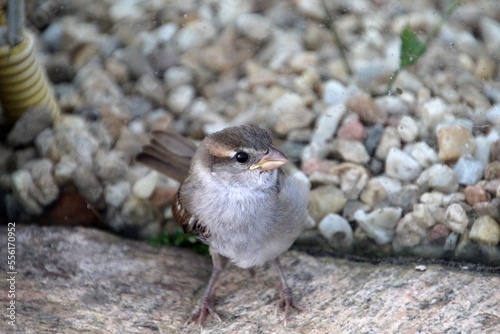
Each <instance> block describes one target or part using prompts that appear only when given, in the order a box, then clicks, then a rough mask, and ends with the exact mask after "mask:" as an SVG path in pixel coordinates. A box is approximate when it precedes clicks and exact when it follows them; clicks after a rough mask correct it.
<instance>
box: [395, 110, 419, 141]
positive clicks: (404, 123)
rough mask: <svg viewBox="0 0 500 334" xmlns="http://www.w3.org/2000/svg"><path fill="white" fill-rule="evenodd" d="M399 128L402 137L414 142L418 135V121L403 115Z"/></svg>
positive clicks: (404, 139)
mask: <svg viewBox="0 0 500 334" xmlns="http://www.w3.org/2000/svg"><path fill="white" fill-rule="evenodd" d="M397 130H398V134H399V136H400V137H401V139H402V140H403V141H404V142H406V143H410V142H413V141H414V140H415V139H416V138H417V135H418V125H417V122H415V120H414V119H413V117H410V116H406V115H405V116H403V117H401V120H400V121H399V124H398V127H397Z"/></svg>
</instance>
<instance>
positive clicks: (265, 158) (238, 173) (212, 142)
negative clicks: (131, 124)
mask: <svg viewBox="0 0 500 334" xmlns="http://www.w3.org/2000/svg"><path fill="white" fill-rule="evenodd" d="M136 160H137V161H139V162H142V163H144V164H146V165H147V166H150V167H151V168H154V169H156V170H158V171H160V172H162V173H164V174H167V175H169V176H171V177H174V178H176V179H178V180H179V181H181V182H182V181H183V182H182V184H181V186H180V188H179V191H178V192H177V194H176V196H175V198H174V202H173V204H172V211H173V215H174V218H175V220H176V221H177V222H178V223H179V224H180V226H181V227H182V228H183V230H184V232H186V233H193V234H195V235H196V237H197V238H198V239H199V240H201V241H202V242H204V243H206V244H208V245H209V248H210V253H211V255H212V261H213V270H212V275H211V277H210V281H209V283H208V287H207V289H206V291H205V293H204V295H203V297H202V299H201V302H200V305H199V307H198V309H197V311H196V312H195V313H193V315H192V317H191V318H190V321H198V322H199V323H200V324H201V325H202V326H203V324H204V323H205V321H206V319H207V317H208V315H209V314H212V315H213V316H214V317H216V318H217V319H219V321H220V318H219V316H218V315H217V313H216V312H215V311H214V300H215V284H216V282H217V279H218V278H219V275H220V273H221V271H222V269H223V266H224V264H225V262H226V260H227V259H229V260H230V261H231V262H232V263H234V264H236V265H237V266H238V267H241V268H251V267H255V266H261V265H263V264H264V263H266V262H267V261H270V260H273V261H274V263H275V265H276V267H277V270H278V273H279V275H280V278H281V284H282V290H281V293H280V297H281V298H280V301H279V303H278V305H277V308H281V309H284V313H285V323H286V320H287V318H288V316H289V312H290V309H291V308H295V309H298V310H300V307H299V306H297V305H296V304H295V302H294V300H293V297H292V291H291V289H290V288H289V287H288V285H287V282H286V278H285V274H284V272H283V269H282V267H281V264H280V261H279V258H278V257H279V256H280V255H281V254H282V253H283V252H285V251H286V250H287V249H288V248H289V247H290V246H291V245H292V243H293V242H294V241H295V239H296V238H297V237H298V235H299V234H300V232H301V231H302V229H303V227H304V225H305V222H306V221H307V217H308V213H307V204H308V197H309V189H308V187H307V185H305V184H304V183H302V182H300V181H299V180H297V179H296V178H294V177H292V176H287V175H285V174H284V173H283V171H282V170H281V169H280V167H281V166H283V165H284V164H285V163H286V162H287V158H286V156H285V155H284V154H283V153H281V152H280V151H279V150H278V149H276V148H275V147H274V146H273V145H272V140H271V136H270V135H269V133H268V132H267V131H265V130H264V129H261V128H259V127H256V126H252V125H243V126H237V127H229V128H226V129H224V130H222V131H219V132H216V133H214V134H211V135H209V136H207V137H206V138H205V139H204V140H203V141H202V142H201V144H200V145H199V147H198V148H197V149H196V147H195V146H194V145H193V144H192V143H190V142H188V141H187V140H186V139H184V138H182V137H180V136H179V135H176V134H174V133H172V132H164V131H155V132H153V133H152V138H151V141H150V143H149V145H146V146H144V147H143V150H142V152H141V153H139V154H138V156H137V157H136ZM188 166H189V173H187V172H186V171H187V170H188Z"/></svg>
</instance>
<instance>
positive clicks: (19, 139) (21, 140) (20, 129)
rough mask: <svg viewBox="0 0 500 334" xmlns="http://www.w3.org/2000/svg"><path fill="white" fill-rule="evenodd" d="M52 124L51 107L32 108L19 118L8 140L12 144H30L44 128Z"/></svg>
mask: <svg viewBox="0 0 500 334" xmlns="http://www.w3.org/2000/svg"><path fill="white" fill-rule="evenodd" d="M51 124H52V115H51V114H50V110H49V108H47V107H34V108H30V109H28V110H27V111H26V112H25V113H24V114H23V115H22V117H21V118H20V119H19V120H17V122H16V123H15V125H14V127H13V128H12V130H11V131H10V132H9V135H8V136H7V142H8V143H9V144H10V145H12V146H20V145H26V144H29V143H31V142H32V141H33V139H35V137H36V136H37V135H38V134H39V133H40V132H42V130H44V129H45V128H47V127H49V126H50V125H51Z"/></svg>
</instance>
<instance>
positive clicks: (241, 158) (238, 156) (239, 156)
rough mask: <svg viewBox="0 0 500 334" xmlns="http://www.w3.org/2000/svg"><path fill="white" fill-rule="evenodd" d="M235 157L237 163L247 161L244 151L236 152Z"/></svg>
mask: <svg viewBox="0 0 500 334" xmlns="http://www.w3.org/2000/svg"><path fill="white" fill-rule="evenodd" d="M235 157H236V161H238V162H239V163H245V162H247V161H248V154H246V153H245V152H237V153H236V155H235Z"/></svg>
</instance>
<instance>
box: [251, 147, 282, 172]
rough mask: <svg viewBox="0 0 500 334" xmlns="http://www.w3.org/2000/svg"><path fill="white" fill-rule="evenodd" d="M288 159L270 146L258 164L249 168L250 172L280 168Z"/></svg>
mask: <svg viewBox="0 0 500 334" xmlns="http://www.w3.org/2000/svg"><path fill="white" fill-rule="evenodd" d="M287 161H288V159H287V158H286V156H285V155H284V154H283V153H281V152H280V151H279V150H278V149H277V148H275V147H273V146H271V148H270V149H269V152H268V153H267V154H266V155H265V156H263V157H262V159H260V161H259V162H257V163H256V164H253V165H252V166H250V170H254V169H260V170H262V171H266V170H273V169H277V168H280V167H281V166H283V165H284V164H286V163H287Z"/></svg>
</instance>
